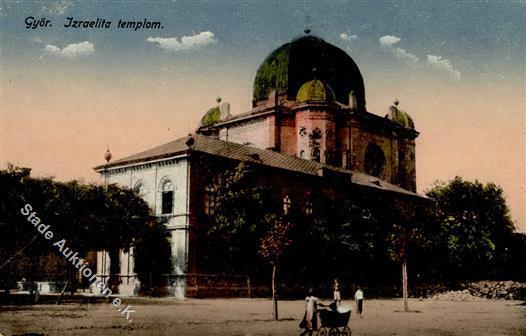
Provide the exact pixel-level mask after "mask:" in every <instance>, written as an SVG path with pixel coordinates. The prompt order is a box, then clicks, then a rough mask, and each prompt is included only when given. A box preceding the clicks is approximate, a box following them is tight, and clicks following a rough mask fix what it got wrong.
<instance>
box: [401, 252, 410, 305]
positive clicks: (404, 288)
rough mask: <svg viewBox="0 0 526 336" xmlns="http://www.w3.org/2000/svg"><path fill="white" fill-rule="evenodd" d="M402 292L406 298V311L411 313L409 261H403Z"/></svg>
mask: <svg viewBox="0 0 526 336" xmlns="http://www.w3.org/2000/svg"><path fill="white" fill-rule="evenodd" d="M402 287H403V288H402V291H403V296H404V310H405V311H409V302H408V297H407V259H406V258H404V259H403V260H402Z"/></svg>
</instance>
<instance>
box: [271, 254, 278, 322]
mask: <svg viewBox="0 0 526 336" xmlns="http://www.w3.org/2000/svg"><path fill="white" fill-rule="evenodd" d="M276 269H277V267H276V264H272V305H273V312H274V319H275V320H277V319H278V298H277V297H276Z"/></svg>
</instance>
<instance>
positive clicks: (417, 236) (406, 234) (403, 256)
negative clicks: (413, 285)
mask: <svg viewBox="0 0 526 336" xmlns="http://www.w3.org/2000/svg"><path fill="white" fill-rule="evenodd" d="M418 211H419V208H418V205H416V204H415V203H412V202H405V201H402V200H395V201H394V202H393V205H392V206H391V208H390V210H389V211H388V214H389V218H390V221H391V223H393V224H392V229H391V232H390V234H389V236H388V242H389V248H388V252H389V255H390V257H391V259H393V260H394V261H396V262H399V263H401V265H402V292H403V298H404V310H405V311H406V312H407V311H409V302H408V297H409V293H408V275H407V262H408V259H409V257H410V255H411V254H412V253H414V251H415V250H417V249H421V248H423V247H425V246H427V245H429V242H428V240H427V238H426V236H425V227H424V226H423V225H422V224H423V223H422V220H423V217H422V216H421V215H420V216H419V214H418Z"/></svg>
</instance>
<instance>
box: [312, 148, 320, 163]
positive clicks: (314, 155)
mask: <svg viewBox="0 0 526 336" xmlns="http://www.w3.org/2000/svg"><path fill="white" fill-rule="evenodd" d="M312 160H313V161H316V162H320V160H321V158H320V149H319V148H318V147H314V148H313V149H312Z"/></svg>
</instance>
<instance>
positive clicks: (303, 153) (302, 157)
mask: <svg viewBox="0 0 526 336" xmlns="http://www.w3.org/2000/svg"><path fill="white" fill-rule="evenodd" d="M300 158H301V159H304V158H305V151H304V150H303V149H302V150H300Z"/></svg>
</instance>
